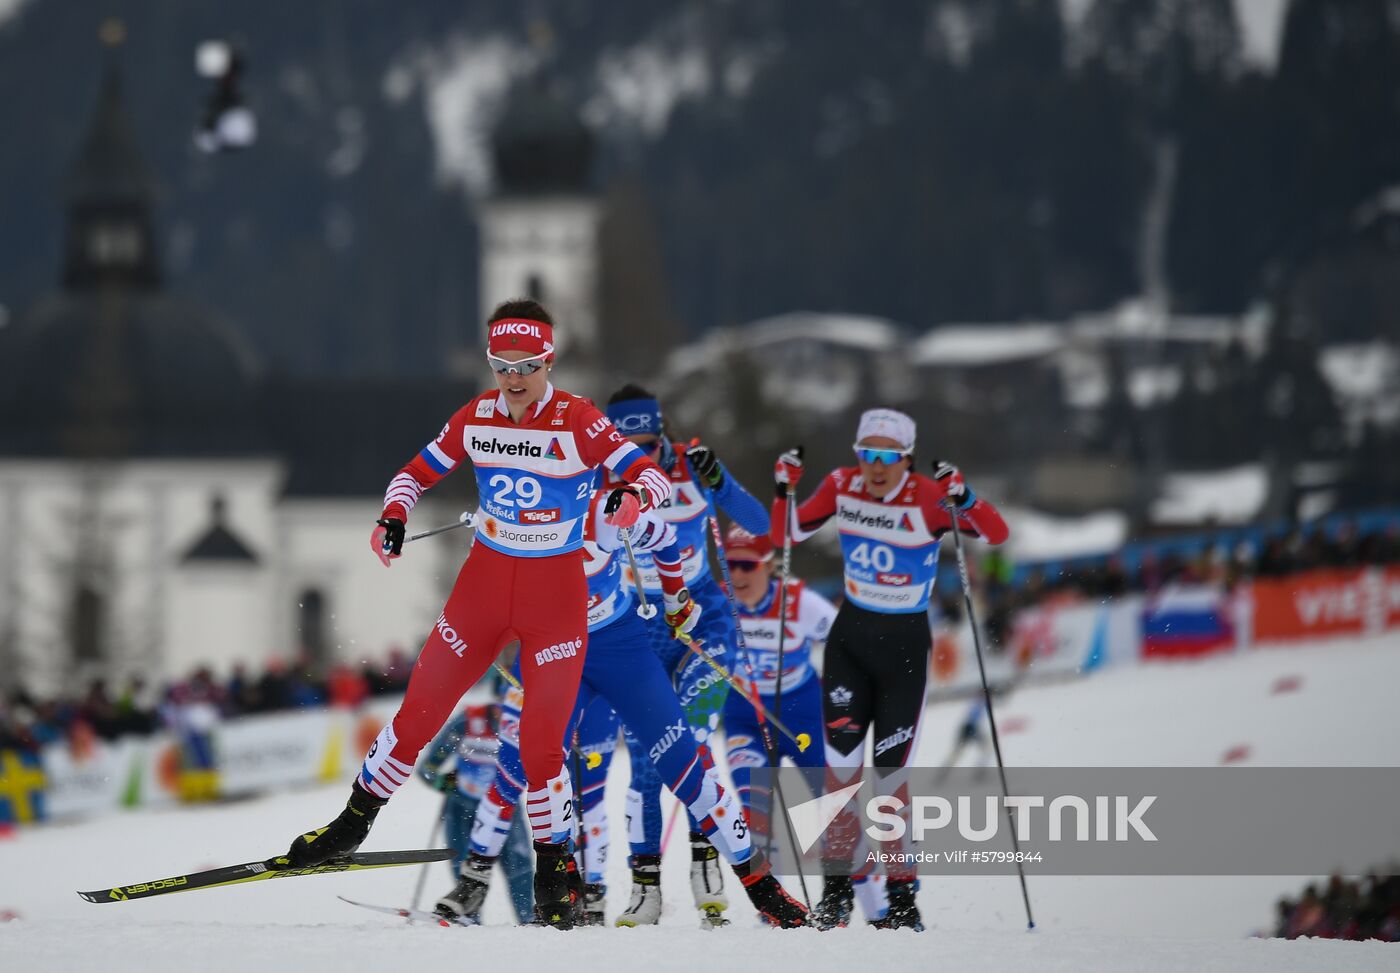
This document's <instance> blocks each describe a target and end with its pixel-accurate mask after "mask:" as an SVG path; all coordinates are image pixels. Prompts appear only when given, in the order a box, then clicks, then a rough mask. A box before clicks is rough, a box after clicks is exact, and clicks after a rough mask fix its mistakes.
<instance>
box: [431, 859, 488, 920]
mask: <svg viewBox="0 0 1400 973" xmlns="http://www.w3.org/2000/svg"><path fill="white" fill-rule="evenodd" d="M495 864H496V860H495V859H494V858H487V857H486V856H485V855H478V854H475V853H473V854H472V855H470V856H468V858H467V859H466V861H464V862H462V869H461V871H460V872H459V873H458V874H459V877H458V879H457V884H456V885H455V886H453V888H452V891H451V892H448V893H447V894H446V895H444V896H443V897H442V898H440V899H438V900H437V905H435V906H433V912H435V913H437V914H438V915H440V916H442V917H443V918H444V919H451V920H452V921H453V922H462V923H467V922H480V921H481V907H482V905H483V904H484V903H485V902H486V891H487V889H489V888H490V887H491V869H492V867H493V866H495Z"/></svg>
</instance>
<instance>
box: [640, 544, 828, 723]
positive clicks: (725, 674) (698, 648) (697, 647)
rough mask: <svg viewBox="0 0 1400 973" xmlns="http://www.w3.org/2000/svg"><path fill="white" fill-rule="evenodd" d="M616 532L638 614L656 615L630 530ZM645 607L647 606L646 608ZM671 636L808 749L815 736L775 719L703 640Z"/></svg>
mask: <svg viewBox="0 0 1400 973" xmlns="http://www.w3.org/2000/svg"><path fill="white" fill-rule="evenodd" d="M617 533H618V536H619V537H621V538H622V546H623V549H624V550H626V552H627V560H628V561H629V562H630V563H631V565H632V577H633V578H636V579H638V580H637V583H636V584H635V585H634V587H635V588H636V590H637V599H638V600H639V601H640V602H641V607H639V608H638V609H637V614H638V615H641V616H642V617H643V618H655V617H656V606H655V605H651V604H648V603H647V595H646V591H645V590H644V589H643V588H642V584H641V580H640V579H641V574H640V573H639V572H638V571H637V555H636V554H635V553H634V552H633V550H632V538H631V537H630V536H628V531H627V530H626V529H623V530H619V531H618V532H617ZM643 609H645V611H644V610H643ZM672 635H673V636H674V637H675V638H677V639H679V640H680V642H681V644H682V645H684V646H685V647H686V648H687V649H689V650H690V651H691V652H694V653H695V654H696V655H697V656H698V657H699V658H701V659H702V660H704V661H705V662H707V663H709V666H710V668H711V669H713V670H714V671H715V672H717V673H719V676H720V678H721V679H723V680H724V681H725V682H727V683H729V685H730V686H732V687H734V688H735V689H737V690H739V692H741V693H743V694H744V696H745V698H747V699H748V700H749V701H750V702H752V703H753V705H754V709H756V710H757V711H758V715H759V719H760V720H762V719H763V718H765V717H766V718H767V719H768V720H770V721H771V722H772V723H773V725H774V726H775V727H777V728H778V731H779V732H780V733H782V734H783V736H785V737H787V738H788V739H789V740H791V741H792V742H793V743H795V744H796V745H797V749H798V750H806V749H807V748H808V747H810V746H811V745H812V738H811V737H810V736H808V735H807V734H806V733H793V732H792V731H791V730H789V729H788V728H787V727H786V726H784V725H783V724H782V722H781V721H779V720H777V719H776V718H774V716H773V714H772V713H770V712H768V709H767V707H765V706H764V705H763V703H761V702H760V701H759V699H758V694H757V693H754V692H750V690H749V689H746V688H745V687H744V685H743V684H742V683H741V682H739V681H738V680H737V679H735V678H734V674H733V673H732V672H730V671H729V670H728V669H726V668H725V667H724V666H722V665H720V664H719V662H717V661H716V660H715V657H714V656H712V655H710V654H709V653H708V652H706V651H705V650H704V643H702V642H698V641H696V640H695V639H693V638H691V637H690V636H689V635H688V634H686V633H685V632H673V633H672ZM749 685H750V687H752V685H753V683H752V682H750V684H749Z"/></svg>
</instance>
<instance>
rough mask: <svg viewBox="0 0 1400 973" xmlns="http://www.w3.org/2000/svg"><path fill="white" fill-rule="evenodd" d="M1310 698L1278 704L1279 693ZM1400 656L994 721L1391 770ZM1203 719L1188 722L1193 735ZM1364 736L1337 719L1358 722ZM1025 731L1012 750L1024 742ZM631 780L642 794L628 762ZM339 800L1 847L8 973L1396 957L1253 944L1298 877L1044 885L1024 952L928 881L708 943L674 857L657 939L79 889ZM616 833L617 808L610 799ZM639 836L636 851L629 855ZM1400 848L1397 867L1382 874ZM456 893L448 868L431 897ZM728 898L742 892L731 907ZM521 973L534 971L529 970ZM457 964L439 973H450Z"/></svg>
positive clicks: (1133, 745) (938, 712) (1004, 918)
mask: <svg viewBox="0 0 1400 973" xmlns="http://www.w3.org/2000/svg"><path fill="white" fill-rule="evenodd" d="M1285 675H1287V676H1295V677H1298V678H1299V679H1300V680H1301V688H1300V689H1299V690H1297V691H1295V692H1291V693H1287V694H1282V695H1277V694H1273V693H1272V692H1271V691H1270V690H1271V687H1272V685H1273V684H1274V682H1275V680H1277V679H1278V678H1279V677H1280V676H1285ZM1397 681H1400V636H1397V635H1394V634H1392V635H1389V636H1386V637H1377V638H1372V639H1368V640H1352V641H1338V642H1332V643H1328V644H1320V645H1313V646H1309V647H1306V648H1291V649H1273V650H1257V651H1254V652H1249V653H1242V654H1239V655H1233V656H1226V657H1219V658H1215V659H1210V660H1204V661H1199V662H1190V663H1174V664H1157V665H1144V666H1139V667H1134V668H1124V669H1118V670H1108V671H1104V672H1101V673H1098V674H1096V675H1095V676H1093V677H1091V678H1089V679H1086V680H1083V681H1080V682H1076V683H1071V684H1062V685H1056V686H1044V687H1038V688H1027V689H1024V690H1022V691H1019V692H1017V693H1015V694H1014V695H1012V696H1010V697H1008V698H1006V699H1005V700H1004V701H1003V702H1002V703H1001V704H1000V705H999V706H998V715H999V719H1000V720H1001V722H1002V725H1003V726H1004V727H1006V728H1007V732H1005V734H1004V737H1003V747H1004V749H1005V752H1006V755H1007V759H1008V762H1009V764H1011V765H1012V766H1016V765H1022V766H1027V765H1041V766H1066V765H1085V766H1092V765H1129V764H1131V765H1139V766H1166V765H1187V766H1190V765H1199V766H1211V765H1216V764H1218V763H1219V762H1220V760H1221V758H1222V756H1223V754H1224V753H1225V751H1226V750H1227V749H1231V748H1234V747H1237V746H1240V745H1246V746H1249V747H1251V748H1252V749H1251V755H1250V757H1249V758H1248V760H1247V762H1249V763H1252V764H1256V765H1274V766H1279V765H1308V764H1313V765H1320V764H1349V765H1356V766H1367V765H1370V766H1393V765H1395V764H1396V761H1397V758H1398V757H1400V747H1398V746H1397V743H1396V741H1398V740H1400V710H1397V708H1396V707H1394V705H1393V698H1392V696H1393V687H1394V686H1395V685H1396V683H1397ZM964 707H965V703H952V704H947V705H940V706H934V707H931V708H930V710H929V711H928V713H927V715H926V718H925V720H924V723H923V726H924V729H923V733H922V738H921V739H922V750H923V760H924V761H932V760H938V759H940V758H941V757H942V755H943V754H944V753H946V751H947V747H948V745H949V743H950V742H951V741H952V739H953V736H954V732H955V730H956V727H957V726H958V724H959V722H960V720H961V718H962V715H963V711H964ZM1184 714H1189V717H1190V718H1189V719H1183V718H1182V716H1183V715H1184ZM1343 715H1344V716H1345V718H1341V717H1342V716H1343ZM1013 727H1015V728H1016V729H1014V730H1013V729H1012V728H1013ZM613 772H614V773H615V774H617V775H618V776H619V780H620V779H621V778H622V777H624V776H625V774H626V773H627V770H626V758H625V755H621V754H620V755H619V759H618V760H617V761H616V763H615V764H614V768H613ZM344 794H345V786H344V785H336V786H331V787H319V788H312V789H308V790H304V791H298V792H293V793H283V794H277V795H272V796H268V797H264V798H260V799H256V800H250V801H246V802H241V803H234V804H227V805H223V806H218V807H207V808H199V809H173V810H167V811H140V812H132V813H126V814H119V815H113V816H108V817H104V818H100V819H94V820H90V821H86V822H82V823H78V824H70V825H51V826H45V827H40V828H35V829H29V830H25V831H24V832H22V833H21V834H20V835H19V836H18V837H15V838H12V839H9V840H6V841H0V913H3V912H4V911H5V910H6V909H9V910H14V911H16V912H18V913H19V914H20V915H21V916H22V918H21V919H19V920H17V921H14V922H9V923H4V924H0V967H2V968H3V969H5V970H19V971H24V973H43V971H50V970H55V971H56V970H70V969H97V968H100V969H102V970H106V971H118V970H127V969H138V968H139V969H140V970H142V971H145V973H159V971H163V970H179V971H181V973H188V971H190V970H191V969H197V970H199V971H200V973H214V971H220V970H237V971H240V973H246V971H248V970H254V969H256V970H268V969H271V970H280V969H288V968H295V969H297V970H299V971H301V973H315V971H319V970H334V971H336V973H341V971H344V970H347V969H350V970H354V969H360V968H362V967H364V966H365V965H367V964H369V965H371V966H372V967H373V968H375V969H382V968H385V964H386V963H387V964H393V965H394V966H395V967H397V966H398V965H399V964H402V963H403V962H404V961H409V962H411V963H413V964H414V965H415V967H417V968H419V969H429V968H433V969H446V968H452V967H448V966H447V965H446V964H455V966H456V967H457V968H472V969H476V968H481V967H483V966H486V965H488V964H491V963H493V962H512V963H514V964H515V965H517V966H518V967H520V968H524V969H526V970H545V969H549V970H566V971H569V973H586V971H592V970H631V969H637V970H646V971H652V973H666V971H670V970H691V969H696V968H699V967H701V966H702V965H703V967H704V968H706V969H711V970H717V971H724V970H729V971H736V970H748V969H761V970H763V971H765V973H766V971H781V970H790V969H801V970H804V971H807V973H810V971H818V970H842V971H846V973H849V971H851V970H858V969H866V968H869V967H870V965H871V961H872V960H876V961H878V962H879V963H880V964H881V965H882V966H885V967H886V968H888V969H890V970H894V971H900V973H903V971H907V970H913V969H926V968H929V967H931V966H935V964H936V968H938V969H950V970H994V971H997V973H1006V971H1007V970H1017V971H1021V970H1065V971H1073V973H1086V971H1096V970H1138V971H1146V973H1158V971H1167V970H1219V971H1242V973H1249V971H1256V970H1257V971H1293V970H1299V971H1301V970H1318V969H1327V970H1383V969H1385V970H1393V969H1395V968H1396V966H1397V958H1398V957H1400V952H1397V947H1395V946H1390V945H1383V944H1377V943H1362V944H1358V943H1343V942H1329V941H1306V942H1281V941H1270V940H1254V939H1248V938H1246V936H1247V934H1248V933H1249V932H1250V931H1251V930H1254V929H1257V928H1260V927H1263V926H1265V925H1266V924H1267V923H1268V921H1269V918H1270V915H1271V911H1272V905H1273V902H1274V901H1275V899H1277V898H1278V897H1279V896H1280V895H1284V894H1295V893H1297V892H1298V891H1299V890H1300V889H1301V887H1302V884H1303V883H1304V881H1305V879H1304V878H1303V877H1298V878H1289V877H1248V878H1191V877H1172V878H1154V877H1093V878H1076V877H1041V876H1034V875H1032V876H1031V879H1030V893H1031V897H1032V902H1033V905H1034V908H1035V910H1036V916H1037V920H1038V923H1039V929H1038V931H1037V932H1035V933H1027V932H1026V931H1025V924H1024V919H1023V916H1022V908H1021V902H1020V893H1019V889H1018V886H1017V883H1016V881H1015V879H1013V878H1010V877H1006V876H995V877H988V878H976V877H964V878H951V879H947V880H933V881H928V880H926V881H925V883H924V888H923V889H922V891H921V892H920V905H921V907H922V909H923V911H924V916H925V920H926V922H927V923H928V924H929V926H930V931H929V932H928V933H926V934H924V935H916V934H913V933H909V932H899V933H877V932H875V931H873V930H870V929H866V928H853V929H848V930H845V931H841V932H832V933H819V932H816V931H815V930H801V931H796V932H786V933H780V932H775V931H772V930H768V929H761V928H758V927H757V926H756V925H755V923H754V920H753V917H752V913H751V912H750V911H749V909H748V907H747V905H746V904H745V903H744V902H743V901H742V897H741V896H737V895H734V896H733V898H735V899H736V900H737V901H735V903H734V905H733V906H732V907H731V911H730V914H731V916H732V917H733V918H734V920H735V923H734V925H733V926H732V927H731V928H729V929H726V930H723V931H719V932H702V931H701V930H699V929H698V928H696V927H695V923H694V919H693V918H692V915H691V910H690V908H689V898H690V896H689V891H688V888H687V883H686V873H687V862H686V860H685V859H686V856H685V855H684V853H683V851H682V850H681V847H680V846H673V847H672V849H671V853H670V854H669V855H668V856H667V858H666V862H665V866H664V888H665V889H666V891H667V895H668V905H667V911H666V914H665V915H664V916H663V919H662V924H661V926H660V927H658V928H655V929H641V930H618V929H613V928H606V929H588V930H578V931H575V932H573V933H568V934H564V933H559V932H556V931H554V930H539V929H520V928H515V927H511V926H507V925H505V923H506V922H507V915H508V906H507V904H506V902H505V896H504V893H503V892H502V890H501V888H500V886H499V883H497V886H496V887H494V888H493V889H492V895H491V898H490V899H489V900H488V902H487V906H486V912H485V914H486V920H487V923H488V925H487V926H485V927H482V928H478V929H439V928H436V927H425V928H411V927H408V926H407V925H405V924H404V923H403V922H401V921H399V920H396V919H392V918H389V917H386V916H381V915H377V914H374V913H369V912H364V911H362V910H358V909H355V908H353V907H352V906H348V905H345V904H343V903H341V902H340V901H338V900H337V899H336V895H338V894H345V895H350V896H352V897H356V898H359V899H362V900H364V901H368V902H376V903H383V904H404V903H407V902H408V900H409V899H411V897H412V894H413V887H414V884H415V882H416V880H417V878H418V870H417V869H416V868H401V869H386V870H383V871H375V872H363V873H358V874H354V875H336V876H327V877H323V878H307V879H292V880H288V881H284V882H273V883H265V884H260V885H258V886H255V887H245V888H238V887H234V888H225V889H213V890H208V891H200V892H193V893H187V894H181V895H171V896H168V897H165V898H161V899H153V900H149V901H144V902H132V903H126V904H112V905H103V906H93V905H90V904H88V903H85V902H83V901H81V900H80V899H78V897H77V896H76V895H75V894H74V890H76V889H79V888H94V887H99V886H102V885H106V884H111V883H115V882H132V881H137V880H140V879H147V878H155V877H158V876H163V875H167V874H172V873H176V872H178V871H180V870H183V869H193V868H202V867H211V866H214V865H219V864H228V863H230V862H233V861H238V860H247V859H252V858H259V857H262V856H264V855H267V854H270V853H273V852H276V851H279V850H281V848H282V847H283V846H284V844H285V843H286V842H287V841H288V840H289V839H290V837H291V836H292V835H294V834H296V833H297V832H299V831H300V830H302V829H304V828H306V827H308V826H311V825H314V824H319V823H321V822H323V821H325V820H327V819H328V818H329V817H330V816H331V814H332V813H333V812H334V811H335V809H336V808H337V807H338V806H339V804H340V802H341V801H342V800H343V798H344ZM609 806H610V809H611V813H612V820H613V827H614V829H615V833H617V832H618V831H620V830H621V826H622V820H623V818H622V789H621V788H620V787H619V788H613V789H612V796H611V797H610V799H609ZM437 807H438V798H437V796H436V795H435V794H434V793H433V792H432V791H430V790H428V789H427V788H426V787H422V786H417V785H414V784H410V785H409V786H408V787H406V788H405V789H404V790H403V791H402V792H401V793H400V794H399V796H398V797H396V798H395V800H394V802H393V803H392V804H390V805H389V807H388V808H387V809H386V810H385V811H384V812H383V814H382V815H381V816H380V819H379V823H378V824H377V826H376V828H375V831H374V834H373V836H372V838H371V840H370V842H369V846H368V848H369V849H376V848H394V847H418V846H421V845H422V844H423V843H424V842H425V840H427V833H428V832H429V830H430V829H431V828H432V827H433V821H432V816H433V814H434V812H435V811H436V809H437ZM618 837H620V835H619V836H618ZM1394 851H1395V849H1378V850H1377V858H1378V859H1380V858H1382V857H1384V856H1385V855H1386V854H1387V853H1390V852H1394ZM620 852H621V847H620V845H618V844H615V845H614V855H613V856H612V861H611V865H610V875H609V878H610V883H611V889H612V893H611V896H610V901H609V916H610V917H611V916H613V915H615V914H616V912H617V911H618V910H619V909H620V908H622V903H623V902H624V900H625V896H626V889H627V873H626V865H625V861H624V856H623V854H621V853H620ZM447 885H448V875H447V870H446V868H445V866H442V865H435V866H432V871H431V872H430V873H429V880H428V883H427V888H426V892H425V899H426V900H431V899H432V898H434V897H436V896H437V895H439V894H441V893H442V892H443V891H444V890H445V889H446V888H447ZM732 891H733V890H731V892H732ZM522 961H523V962H522ZM439 964H441V965H439Z"/></svg>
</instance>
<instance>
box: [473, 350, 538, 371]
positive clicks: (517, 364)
mask: <svg viewBox="0 0 1400 973" xmlns="http://www.w3.org/2000/svg"><path fill="white" fill-rule="evenodd" d="M548 357H549V352H545V353H544V354H543V355H535V356H534V357H532V358H522V359H520V361H506V360H505V359H504V358H497V357H496V356H495V355H489V354H488V355H487V356H486V363H487V364H488V365H490V366H491V371H493V372H495V373H496V374H497V375H511V374H515V375H533V374H535V373H536V372H538V371H539V370H540V369H541V368H544V366H545V365H546V364H548V363H547V362H546V361H545V359H546V358H548Z"/></svg>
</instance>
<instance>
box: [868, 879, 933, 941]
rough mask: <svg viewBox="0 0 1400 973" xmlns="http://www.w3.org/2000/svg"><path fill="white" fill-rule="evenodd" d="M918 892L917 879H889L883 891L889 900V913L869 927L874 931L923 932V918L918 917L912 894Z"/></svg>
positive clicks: (917, 908)
mask: <svg viewBox="0 0 1400 973" xmlns="http://www.w3.org/2000/svg"><path fill="white" fill-rule="evenodd" d="M918 890H919V880H918V879H898V880H897V879H893V878H892V879H890V880H889V881H888V882H886V883H885V891H886V894H887V895H889V899H890V911H889V912H887V913H885V918H883V919H880V920H878V921H876V922H872V923H871V925H872V926H874V927H875V928H876V929H912V930H914V931H915V932H923V931H924V921H923V917H921V916H920V915H919V907H918V905H917V904H915V902H914V893H915V892H917V891H918Z"/></svg>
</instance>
